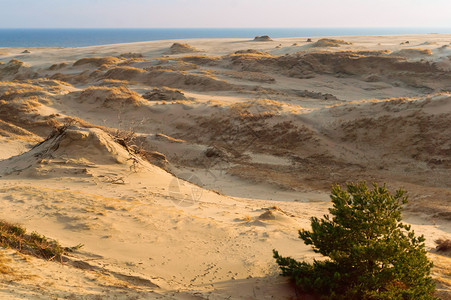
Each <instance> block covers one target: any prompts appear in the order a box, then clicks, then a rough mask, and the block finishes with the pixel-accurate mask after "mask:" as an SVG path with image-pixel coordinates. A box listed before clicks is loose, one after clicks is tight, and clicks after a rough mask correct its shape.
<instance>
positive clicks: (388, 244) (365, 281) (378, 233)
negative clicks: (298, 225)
mask: <svg viewBox="0 0 451 300" xmlns="http://www.w3.org/2000/svg"><path fill="white" fill-rule="evenodd" d="M331 199H332V203H333V207H332V208H331V209H330V210H329V211H330V213H331V214H332V215H333V216H332V217H331V216H329V215H325V216H324V218H322V219H318V218H315V217H314V218H312V219H311V225H312V231H307V230H300V231H299V237H300V238H301V239H302V240H303V241H304V243H305V244H307V245H312V246H313V251H315V252H317V253H320V254H322V255H324V256H325V257H329V259H325V260H314V262H313V264H309V263H306V262H299V261H296V260H294V259H293V258H290V257H282V256H280V255H279V253H278V252H277V251H274V258H275V259H276V261H277V263H278V264H279V266H280V268H281V270H282V275H285V276H290V277H291V278H292V279H294V281H295V282H296V285H297V286H298V287H299V288H300V289H301V290H302V291H303V292H305V293H313V294H316V295H318V296H320V297H321V298H323V299H387V300H388V299H435V298H434V296H433V293H434V290H435V283H434V281H433V279H432V277H431V276H430V271H431V268H432V263H431V262H430V261H429V260H428V258H427V256H426V250H425V249H424V247H425V245H424V240H425V239H424V237H423V236H419V237H417V236H415V233H414V232H413V231H411V229H410V226H409V225H406V224H403V223H402V222H401V210H402V206H403V205H404V204H406V203H407V196H406V195H405V191H403V190H398V191H396V193H395V194H394V195H392V194H391V193H389V192H388V191H387V189H386V187H385V186H383V187H379V186H377V185H376V184H374V185H373V189H372V190H369V189H368V187H367V186H366V184H365V183H364V182H360V183H356V184H354V183H350V184H347V188H346V189H343V188H342V187H341V186H338V185H337V186H335V187H334V188H333V189H332V194H331Z"/></svg>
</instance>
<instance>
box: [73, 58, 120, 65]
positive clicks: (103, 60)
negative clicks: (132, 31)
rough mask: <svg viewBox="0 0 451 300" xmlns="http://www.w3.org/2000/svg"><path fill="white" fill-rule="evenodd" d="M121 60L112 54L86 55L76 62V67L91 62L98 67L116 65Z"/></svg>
mask: <svg viewBox="0 0 451 300" xmlns="http://www.w3.org/2000/svg"><path fill="white" fill-rule="evenodd" d="M120 61H121V60H120V59H119V58H117V57H112V56H105V57H85V58H82V59H79V60H77V61H76V62H75V63H74V65H73V66H74V67H76V66H81V65H86V64H91V65H94V66H96V67H100V66H102V65H114V64H117V63H119V62H120Z"/></svg>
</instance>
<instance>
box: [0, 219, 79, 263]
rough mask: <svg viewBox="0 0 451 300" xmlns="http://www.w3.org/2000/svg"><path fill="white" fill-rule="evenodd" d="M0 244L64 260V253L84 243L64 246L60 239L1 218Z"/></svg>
mask: <svg viewBox="0 0 451 300" xmlns="http://www.w3.org/2000/svg"><path fill="white" fill-rule="evenodd" d="M0 245H1V246H2V247H4V248H12V249H16V250H17V251H19V252H21V253H24V254H29V255H33V256H36V257H40V258H44V259H47V260H58V261H61V262H62V260H63V255H66V254H68V253H70V252H73V251H75V250H77V249H79V248H81V247H82V246H83V245H81V244H80V245H77V246H75V247H63V246H61V245H60V243H59V242H58V241H55V240H53V239H49V238H47V237H45V236H43V235H40V234H39V233H37V232H32V233H30V234H27V233H26V229H25V228H23V227H22V226H20V225H16V224H11V223H8V222H5V221H1V220H0Z"/></svg>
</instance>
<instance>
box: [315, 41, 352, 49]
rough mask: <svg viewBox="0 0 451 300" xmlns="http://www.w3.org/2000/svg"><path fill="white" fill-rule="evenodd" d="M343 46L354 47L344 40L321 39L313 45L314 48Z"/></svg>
mask: <svg viewBox="0 0 451 300" xmlns="http://www.w3.org/2000/svg"><path fill="white" fill-rule="evenodd" d="M342 45H352V43H349V42H346V41H344V40H336V39H320V40H318V41H317V42H316V43H313V44H312V47H340V46H342Z"/></svg>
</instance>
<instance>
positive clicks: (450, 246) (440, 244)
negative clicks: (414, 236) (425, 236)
mask: <svg viewBox="0 0 451 300" xmlns="http://www.w3.org/2000/svg"><path fill="white" fill-rule="evenodd" d="M435 244H436V245H437V248H436V249H437V251H450V250H451V240H450V239H438V240H436V241H435Z"/></svg>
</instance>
